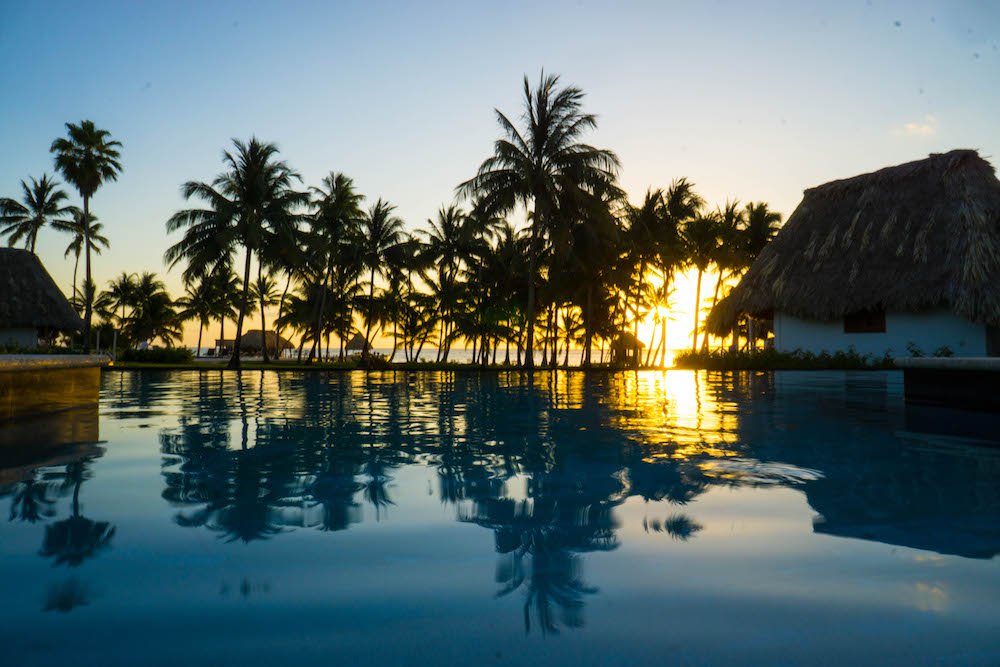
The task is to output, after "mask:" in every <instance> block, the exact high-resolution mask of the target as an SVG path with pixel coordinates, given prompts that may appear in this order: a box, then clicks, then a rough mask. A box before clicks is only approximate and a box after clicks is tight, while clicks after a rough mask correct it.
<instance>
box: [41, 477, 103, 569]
mask: <svg viewBox="0 0 1000 667" xmlns="http://www.w3.org/2000/svg"><path fill="white" fill-rule="evenodd" d="M84 466H85V463H83V462H76V463H71V464H69V465H68V466H66V481H67V483H68V484H71V485H72V486H73V505H72V514H71V516H70V517H69V518H67V519H63V520H62V521H57V522H55V523H53V524H51V525H48V526H46V527H45V540H44V542H43V543H42V549H41V551H40V552H39V554H40V555H41V556H44V557H49V558H54V559H55V564H56V565H69V566H70V567H74V566H77V565H80V564H82V563H83V561H85V560H87V559H88V558H91V557H93V556H95V555H96V554H97V553H98V552H99V551H101V550H102V549H106V548H108V547H109V546H110V544H111V538H112V537H114V534H115V528H114V526H112V525H111V524H109V523H108V522H107V521H92V520H90V519H88V518H86V517H85V516H82V515H81V513H80V486H81V485H82V484H83V480H84V473H85V470H84Z"/></svg>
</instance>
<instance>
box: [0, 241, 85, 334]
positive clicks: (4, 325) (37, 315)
mask: <svg viewBox="0 0 1000 667" xmlns="http://www.w3.org/2000/svg"><path fill="white" fill-rule="evenodd" d="M82 328H83V322H82V321H81V320H80V316H79V315H77V313H76V311H75V310H73V306H71V305H70V304H69V301H68V300H67V299H66V297H65V296H64V295H63V293H62V292H61V291H59V288H58V287H57V286H56V283H55V281H54V280H52V277H51V276H50V275H49V274H48V272H47V271H46V270H45V267H44V266H42V263H41V261H39V259H38V257H37V256H35V255H34V254H33V253H30V252H28V251H27V250H20V249H17V248H0V347H8V346H10V347H18V348H35V347H37V346H38V340H39V339H40V338H48V337H50V336H52V335H54V334H55V333H58V332H69V331H78V330H80V329H82Z"/></svg>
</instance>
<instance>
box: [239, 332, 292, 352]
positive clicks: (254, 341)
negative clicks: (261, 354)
mask: <svg viewBox="0 0 1000 667" xmlns="http://www.w3.org/2000/svg"><path fill="white" fill-rule="evenodd" d="M261 340H263V335H262V333H261V330H260V329H252V330H250V331H248V332H246V333H245V334H243V335H242V336H240V350H260V349H261ZM277 341H278V335H277V334H276V333H274V332H273V331H268V332H267V349H268V350H276V349H278V348H277ZM292 347H294V346H293V345H292V344H291V343H290V342H289V341H288V339H286V338H285V337H283V336H282V337H281V349H282V350H290V349H292Z"/></svg>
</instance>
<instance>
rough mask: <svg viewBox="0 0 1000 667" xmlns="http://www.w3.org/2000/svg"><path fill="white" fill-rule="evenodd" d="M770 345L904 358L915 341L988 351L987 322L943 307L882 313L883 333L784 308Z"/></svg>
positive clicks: (927, 350) (960, 352) (971, 352)
mask: <svg viewBox="0 0 1000 667" xmlns="http://www.w3.org/2000/svg"><path fill="white" fill-rule="evenodd" d="M774 339H775V340H774V344H775V347H776V348H777V349H778V350H780V351H782V352H794V351H795V350H802V351H803V352H815V353H819V352H823V351H826V352H837V351H847V349H848V348H849V347H851V346H853V347H854V349H855V350H857V351H858V353H859V354H870V355H873V356H875V357H881V356H882V355H884V354H885V353H886V352H888V353H889V355H890V356H894V357H908V356H910V352H909V350H908V349H907V345H908V344H910V343H913V344H914V345H915V346H917V347H918V348H920V350H921V351H922V352H923V353H924V354H925V355H928V356H930V355H932V354H933V353H934V351H935V350H937V349H938V348H940V347H943V346H947V347H948V348H950V349H951V351H952V352H953V353H954V354H955V355H956V356H966V357H970V356H971V357H982V356H986V327H984V326H981V325H978V324H973V323H972V322H970V321H968V320H965V319H962V318H961V317H958V316H957V315H955V314H954V313H952V312H950V311H947V310H933V311H927V312H923V313H886V315H885V333H850V334H848V333H844V321H843V320H842V319H840V320H834V321H832V322H820V321H817V320H803V319H799V318H797V317H793V316H791V315H787V314H784V313H775V315H774Z"/></svg>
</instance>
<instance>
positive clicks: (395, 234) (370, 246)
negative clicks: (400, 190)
mask: <svg viewBox="0 0 1000 667" xmlns="http://www.w3.org/2000/svg"><path fill="white" fill-rule="evenodd" d="M395 210H396V207H395V206H393V205H392V204H390V203H389V202H387V201H383V200H382V199H381V198H379V199H378V201H376V202H375V204H373V205H372V207H371V208H369V209H368V212H367V213H366V214H365V216H364V218H363V219H362V221H361V229H362V234H363V240H362V243H363V250H362V259H363V261H364V266H365V268H367V269H368V270H369V284H368V304H367V305H368V314H367V317H366V320H367V324H366V327H367V328H366V329H365V347H366V349H365V353H366V356H367V352H368V349H367V348H368V347H370V346H371V332H372V331H371V330H372V323H373V322H374V321H375V275H376V273H379V274H382V273H384V271H385V257H386V253H387V252H389V248H391V247H392V246H394V245H396V244H397V243H399V242H400V240H401V239H402V235H403V221H402V220H400V219H399V218H398V217H396V216H395V215H393V211H395Z"/></svg>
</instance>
